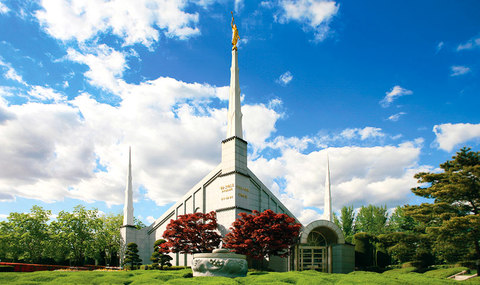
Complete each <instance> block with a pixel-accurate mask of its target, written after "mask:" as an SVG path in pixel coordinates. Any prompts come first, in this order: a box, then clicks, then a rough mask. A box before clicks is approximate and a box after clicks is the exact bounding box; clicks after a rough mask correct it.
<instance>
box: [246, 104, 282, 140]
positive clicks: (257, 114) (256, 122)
mask: <svg viewBox="0 0 480 285" xmlns="http://www.w3.org/2000/svg"><path fill="white" fill-rule="evenodd" d="M275 100H278V99H275ZM274 104H278V103H274ZM242 113H243V124H244V128H245V130H244V132H245V139H246V140H247V141H248V142H249V143H250V144H251V145H252V147H253V148H254V149H257V150H258V149H263V148H265V147H266V145H267V144H266V142H265V141H266V140H267V139H268V138H269V137H270V136H271V135H272V134H273V133H274V132H275V131H276V129H275V123H276V121H277V120H278V119H279V118H281V116H282V114H279V113H278V112H276V111H275V110H274V109H273V108H271V107H267V106H265V105H263V104H257V105H245V106H243V107H242Z"/></svg>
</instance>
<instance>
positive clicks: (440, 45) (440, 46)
mask: <svg viewBox="0 0 480 285" xmlns="http://www.w3.org/2000/svg"><path fill="white" fill-rule="evenodd" d="M444 45H445V43H444V42H439V43H438V44H437V48H436V51H435V53H438V52H440V51H441V50H442V48H443V46H444Z"/></svg>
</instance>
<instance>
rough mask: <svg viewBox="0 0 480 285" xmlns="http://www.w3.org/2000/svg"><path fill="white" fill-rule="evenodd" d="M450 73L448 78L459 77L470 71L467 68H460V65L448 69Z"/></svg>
mask: <svg viewBox="0 0 480 285" xmlns="http://www.w3.org/2000/svg"><path fill="white" fill-rule="evenodd" d="M450 69H451V71H452V73H450V76H459V75H464V74H467V73H469V72H470V71H471V70H470V68H469V67H466V66H461V65H454V66H451V67H450Z"/></svg>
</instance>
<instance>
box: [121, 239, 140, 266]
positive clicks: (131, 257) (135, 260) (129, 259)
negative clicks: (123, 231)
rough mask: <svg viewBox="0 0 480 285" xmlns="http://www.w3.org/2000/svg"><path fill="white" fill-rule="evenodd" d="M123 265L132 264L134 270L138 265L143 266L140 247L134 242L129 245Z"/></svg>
mask: <svg viewBox="0 0 480 285" xmlns="http://www.w3.org/2000/svg"><path fill="white" fill-rule="evenodd" d="M123 264H124V265H127V264H130V267H131V268H132V269H135V267H136V266H137V265H140V264H142V259H141V258H140V256H139V255H138V245H137V244H136V243H134V242H131V243H129V244H127V249H126V250H125V258H124V259H123Z"/></svg>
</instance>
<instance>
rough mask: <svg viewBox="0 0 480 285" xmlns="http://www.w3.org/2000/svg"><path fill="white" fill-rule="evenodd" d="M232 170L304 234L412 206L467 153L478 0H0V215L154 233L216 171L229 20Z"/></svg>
mask: <svg viewBox="0 0 480 285" xmlns="http://www.w3.org/2000/svg"><path fill="white" fill-rule="evenodd" d="M232 10H234V11H235V17H236V23H237V26H238V28H239V33H240V37H241V41H240V44H239V67H240V87H241V90H242V96H243V101H242V104H243V106H242V112H243V114H244V121H243V125H244V137H245V139H246V140H247V141H248V142H249V167H250V168H251V169H252V170H253V171H254V172H255V173H256V174H257V176H258V177H259V178H260V179H261V180H262V181H263V182H264V183H265V184H266V185H267V186H269V187H270V189H271V190H272V191H273V192H274V193H276V194H277V196H278V197H279V198H280V199H281V200H282V201H283V203H284V204H286V205H287V206H288V207H289V209H290V210H291V211H292V212H293V213H294V214H295V215H296V216H297V217H299V218H300V220H301V221H303V222H305V223H306V222H309V221H311V220H313V219H316V218H319V217H321V214H322V209H323V191H324V189H323V184H324V180H325V176H324V173H325V165H326V153H327V149H328V154H329V157H330V167H331V176H332V195H333V209H334V211H338V210H339V208H341V207H342V206H344V205H354V206H355V207H359V206H361V205H366V204H369V203H372V204H376V205H387V206H388V207H389V208H392V207H395V206H397V205H402V204H405V203H410V204H412V203H419V202H420V201H421V200H420V199H418V198H416V197H415V196H414V195H413V194H411V193H410V188H411V187H414V186H415V185H416V181H415V180H414V179H413V174H415V173H417V172H419V171H436V170H437V168H438V165H439V164H440V163H442V162H444V161H445V160H447V159H449V158H450V157H451V156H452V155H454V153H455V151H457V150H458V149H459V148H461V147H462V146H469V147H472V148H473V149H474V150H476V151H477V150H478V146H479V143H480V115H479V112H478V109H479V106H480V104H479V103H480V102H479V101H480V99H479V91H480V86H479V82H480V80H479V74H480V60H479V59H480V18H479V17H478V15H479V14H480V4H479V3H478V1H402V2H392V1H321V0H278V1H262V2H260V1H242V0H235V1H227V0H217V1H215V0H198V1H188V0H139V1H125V0H112V1H106V0H95V1H93V0H92V1H82V0H69V1H67V0H43V1H9V0H0V27H1V29H0V31H1V32H0V168H1V169H2V171H1V173H0V218H5V217H6V215H8V213H10V212H12V211H19V212H24V211H28V210H29V209H30V208H31V206H32V205H35V204H38V205H41V206H43V207H45V208H47V209H51V210H53V212H54V213H58V211H60V210H71V209H72V208H73V206H75V205H77V204H85V205H86V206H87V207H97V208H98V209H99V210H101V211H103V212H113V213H120V212H121V211H122V207H123V205H122V203H123V197H124V196H123V191H124V188H125V178H126V167H127V156H128V146H129V145H131V146H132V155H133V161H132V163H133V179H134V188H135V215H136V216H139V218H140V219H141V220H143V221H144V222H145V223H147V224H148V223H150V222H152V220H153V219H154V218H158V217H159V216H160V215H161V214H162V213H163V211H165V210H166V208H168V207H169V206H170V205H171V204H172V203H173V202H175V201H176V200H177V199H178V198H180V197H181V196H182V195H183V194H184V193H186V192H187V191H188V190H189V189H190V187H192V186H193V185H194V184H195V183H196V182H197V181H198V180H199V179H200V178H201V177H203V176H204V175H206V174H207V173H208V172H209V171H210V170H212V169H213V168H214V167H215V166H216V165H217V164H218V163H219V162H220V141H221V140H222V139H224V138H225V136H226V108H227V105H228V104H227V103H228V102H227V98H228V85H229V79H230V75H229V70H230V61H231V53H230V48H231V44H230V40H231V28H230V20H231V18H230V11H232Z"/></svg>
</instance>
